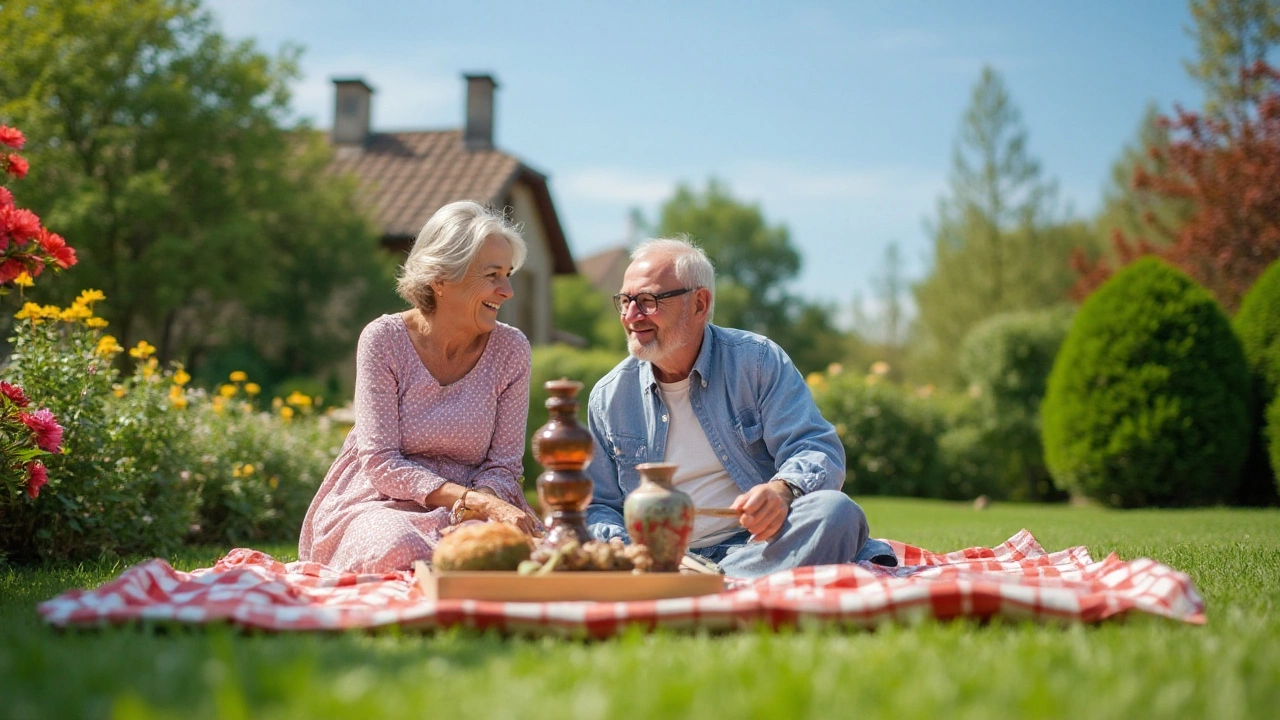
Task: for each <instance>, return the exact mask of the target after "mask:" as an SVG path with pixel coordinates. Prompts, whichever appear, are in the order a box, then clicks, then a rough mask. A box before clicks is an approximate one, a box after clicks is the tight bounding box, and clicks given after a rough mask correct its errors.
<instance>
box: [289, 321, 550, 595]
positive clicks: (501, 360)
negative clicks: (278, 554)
mask: <svg viewBox="0 0 1280 720" xmlns="http://www.w3.org/2000/svg"><path fill="white" fill-rule="evenodd" d="M529 374H530V352H529V341H528V340H526V339H525V337H524V335H523V334H521V332H520V331H519V330H517V329H515V328H513V327H511V326H510V325H504V324H502V323H498V325H497V326H496V327H495V328H494V330H493V331H492V332H491V333H490V335H489V342H488V345H487V346H486V347H485V349H484V352H483V353H482V354H481V355H480V359H479V360H478V361H477V362H476V366H475V367H474V368H472V370H471V372H470V373H468V374H467V375H466V376H465V377H463V378H462V379H461V380H458V381H457V382H454V383H452V384H450V385H444V386H441V385H440V383H438V382H436V379H435V378H434V377H432V376H431V373H430V372H428V371H427V368H426V366H425V365H423V364H422V360H421V359H420V358H419V357H418V353H417V352H416V351H415V350H414V348H413V342H412V341H411V340H410V339H409V329H408V328H407V327H406V326H405V324H404V319H403V318H402V317H401V316H400V315H398V314H397V315H383V316H382V317H380V318H378V319H377V320H374V321H373V322H371V323H369V325H368V326H367V327H365V329H364V331H363V332H362V333H361V334H360V342H359V345H358V346H357V349H356V388H355V390H356V392H355V415H356V422H355V427H354V428H353V429H352V431H351V434H350V435H348V436H347V441H346V443H345V444H344V445H343V447H342V452H341V453H339V455H338V459H337V460H335V461H334V463H333V466H332V467H331V468H329V473H328V475H326V476H325V479H324V483H322V484H321V485H320V489H319V490H318V491H317V492H316V497H315V499H314V500H312V501H311V507H310V508H309V509H308V510H307V517H306V519H305V520H304V521H303V523H302V536H301V538H300V539H299V540H298V557H299V559H301V560H314V561H317V562H321V563H324V564H326V565H329V566H330V567H333V568H335V569H339V570H346V571H354V572H369V573H376V572H385V571H388V570H404V569H408V568H410V567H411V566H412V565H413V561H414V560H417V559H429V558H430V557H431V552H432V549H433V548H434V547H435V545H436V543H437V542H438V541H439V540H440V531H441V530H442V529H443V528H445V527H447V526H448V525H449V511H450V508H447V507H429V506H427V505H426V504H425V503H426V500H425V499H426V496H427V495H430V494H431V493H433V492H435V490H436V489H437V488H439V487H440V486H441V485H443V484H444V483H445V482H453V483H457V484H459V485H464V486H466V487H473V488H482V487H484V488H490V489H492V490H493V491H494V492H496V493H497V494H498V497H500V498H502V499H503V500H505V501H507V502H509V503H511V504H512V505H515V506H516V507H518V508H521V509H525V510H528V509H529V506H528V504H527V503H526V502H525V499H524V493H523V492H522V491H521V489H520V485H519V482H518V481H517V478H519V477H520V474H521V472H522V469H521V458H522V457H523V455H524V435H525V421H526V420H527V419H528V414H529Z"/></svg>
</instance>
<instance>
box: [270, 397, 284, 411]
mask: <svg viewBox="0 0 1280 720" xmlns="http://www.w3.org/2000/svg"><path fill="white" fill-rule="evenodd" d="M283 405H284V401H283V400H281V399H280V398H278V397H275V398H271V407H273V408H275V409H276V410H279V409H280V407H281V406H283Z"/></svg>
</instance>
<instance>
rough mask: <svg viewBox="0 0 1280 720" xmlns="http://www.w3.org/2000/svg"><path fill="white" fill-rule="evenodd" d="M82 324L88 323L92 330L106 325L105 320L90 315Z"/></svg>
mask: <svg viewBox="0 0 1280 720" xmlns="http://www.w3.org/2000/svg"><path fill="white" fill-rule="evenodd" d="M84 324H85V325H88V326H89V327H91V328H93V329H94V330H101V329H102V328H104V327H106V326H107V321H106V320H103V319H102V318H100V317H91V318H86V319H85V321H84Z"/></svg>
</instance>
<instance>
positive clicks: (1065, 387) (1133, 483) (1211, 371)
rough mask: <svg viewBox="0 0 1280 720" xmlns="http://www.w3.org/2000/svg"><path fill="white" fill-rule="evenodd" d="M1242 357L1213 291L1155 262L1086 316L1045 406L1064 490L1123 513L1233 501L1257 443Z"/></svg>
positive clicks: (1053, 467) (1050, 458)
mask: <svg viewBox="0 0 1280 720" xmlns="http://www.w3.org/2000/svg"><path fill="white" fill-rule="evenodd" d="M1249 384H1250V383H1249V375H1248V368H1247V365H1246V364H1245V359H1244V351H1243V350H1242V349H1241V346H1240V341H1239V340H1238V339H1237V338H1236V335H1235V333H1234V332H1233V331H1232V329H1231V325H1230V323H1229V322H1228V320H1227V318H1226V316H1225V315H1224V314H1223V312H1222V310H1221V308H1220V307H1219V306H1218V304H1217V303H1216V302H1215V301H1214V299H1213V297H1212V296H1211V295H1210V294H1209V292H1208V291H1207V290H1205V289H1204V288H1202V287H1200V286H1199V285H1197V284H1195V283H1194V282H1193V281H1192V280H1191V279H1190V278H1188V277H1187V276H1186V275H1185V274H1183V273H1182V272H1181V271H1179V270H1177V269H1175V268H1173V267H1172V266H1170V265H1168V264H1166V263H1164V262H1162V261H1160V260H1157V259H1155V258H1144V259H1141V260H1139V261H1137V262H1135V263H1133V264H1132V265H1130V266H1128V267H1127V268H1125V269H1123V270H1121V271H1120V272H1118V273H1116V275H1115V276H1113V277H1112V278H1111V279H1110V280H1109V281H1108V282H1107V283H1106V284H1104V285H1103V286H1102V287H1101V288H1099V289H1098V290H1097V292H1095V293H1094V294H1093V295H1092V296H1090V297H1089V298H1088V299H1087V300H1086V301H1085V302H1084V304H1083V305H1082V306H1081V308H1080V310H1079V312H1078V313H1077V315H1076V319H1075V322H1074V323H1073V324H1072V327H1071V331H1070V333H1069V334H1068V335H1067V339H1066V341H1065V342H1064V343H1063V346H1062V350H1061V351H1060V352H1059V353H1058V357H1057V360H1056V361H1055V362H1054V366H1053V372H1052V373H1051V374H1050V376H1049V386H1048V391H1047V394H1046V396H1045V400H1044V404H1043V406H1042V421H1043V425H1044V436H1043V439H1044V447H1045V459H1046V461H1047V463H1048V466H1049V470H1050V472H1051V473H1052V474H1053V478H1054V481H1055V482H1056V483H1057V484H1058V485H1059V486H1060V487H1062V488H1064V489H1068V490H1071V491H1072V492H1075V493H1078V494H1083V495H1087V496H1089V497H1092V498H1095V499H1097V500H1100V501H1102V502H1104V503H1106V504H1109V505H1113V506H1117V507H1142V506H1146V505H1162V506H1183V505H1202V504H1207V503H1213V502H1217V501H1222V500H1225V499H1228V498H1230V497H1231V495H1232V493H1233V491H1234V490H1235V488H1236V485H1237V484H1238V482H1239V479H1240V470H1241V466H1242V465H1243V463H1244V460H1245V455H1246V452H1247V450H1248V443H1249V432H1250V413H1249V392H1250V389H1249Z"/></svg>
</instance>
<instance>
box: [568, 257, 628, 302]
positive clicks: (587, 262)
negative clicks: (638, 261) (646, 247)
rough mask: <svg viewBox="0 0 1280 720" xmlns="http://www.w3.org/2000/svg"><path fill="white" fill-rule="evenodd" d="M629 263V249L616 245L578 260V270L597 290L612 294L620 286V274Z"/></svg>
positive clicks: (622, 273)
mask: <svg viewBox="0 0 1280 720" xmlns="http://www.w3.org/2000/svg"><path fill="white" fill-rule="evenodd" d="M630 263H631V250H630V249H629V248H627V247H626V246H625V245H618V246H615V247H611V248H607V249H605V250H601V251H600V252H598V253H596V254H594V255H590V256H587V257H584V258H582V259H581V260H579V261H578V272H579V273H580V274H581V275H582V277H584V278H586V279H587V282H589V283H591V285H592V286H593V287H595V288H596V289H597V290H599V291H601V292H604V293H607V294H609V295H612V294H613V293H615V292H617V291H618V288H620V287H622V276H623V275H624V274H625V273H626V272H627V265H629V264H630Z"/></svg>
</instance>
